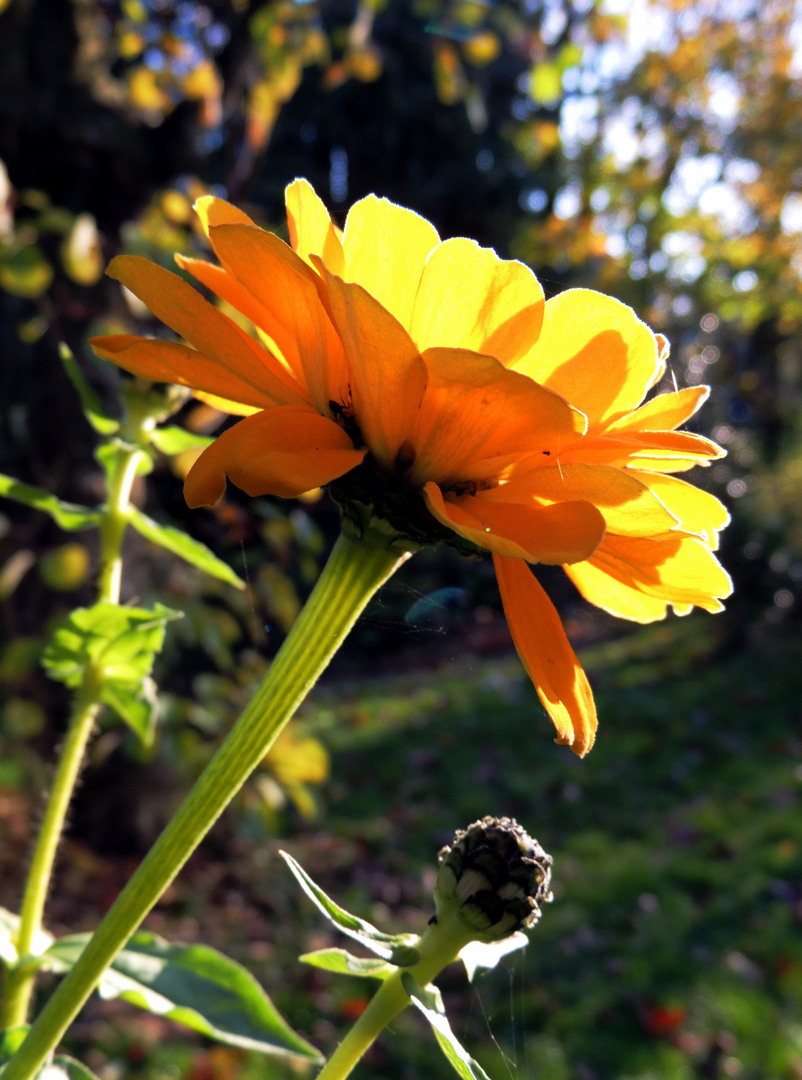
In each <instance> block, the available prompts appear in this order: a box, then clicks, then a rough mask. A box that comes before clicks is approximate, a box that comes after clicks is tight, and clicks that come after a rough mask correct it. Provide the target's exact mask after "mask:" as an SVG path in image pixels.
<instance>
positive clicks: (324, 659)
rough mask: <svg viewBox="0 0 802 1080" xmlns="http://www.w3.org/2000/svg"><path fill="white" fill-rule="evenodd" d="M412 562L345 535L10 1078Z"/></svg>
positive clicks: (369, 538)
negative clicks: (385, 586)
mask: <svg viewBox="0 0 802 1080" xmlns="http://www.w3.org/2000/svg"><path fill="white" fill-rule="evenodd" d="M408 557H409V556H408V553H407V552H404V553H399V551H397V550H391V548H390V541H389V540H388V539H387V538H386V537H384V536H381V535H379V534H376V533H371V534H368V535H366V536H365V538H364V539H363V540H362V541H355V540H352V539H350V538H349V537H348V536H346V535H345V534H343V535H341V536H340V538H339V540H338V541H337V543H336V545H335V546H334V550H333V551H332V553H331V556H330V558H329V561H328V563H327V564H326V567H325V568H324V570H323V573H322V574H321V576H320V578H319V580H318V583H317V585H316V586H315V589H314V591H313V593H312V595H311V596H310V598H309V600H308V602H307V604H306V605H305V607H304V609H303V611H302V612H301V614H300V616H299V618H298V621H297V622H296V624H295V626H294V627H293V629H292V632H291V633H290V635H289V637H288V638H287V640H286V641H285V642H284V645H283V646H282V648H281V649H280V651H279V653H278V655H277V656H276V658H275V660H274V661H273V664H272V665H271V667H270V669H269V671H268V673H267V675H266V676H265V678H264V680H263V682H262V684H261V686H260V687H259V689H258V690H257V692H256V694H255V695H254V697H253V698H252V700H251V702H250V704H249V705H248V706H247V708H246V709H245V711H244V712H243V714H242V716H241V717H240V718H239V720H238V721H237V723H236V724H235V725H234V727H233V729H232V730H231V732H230V734H229V736H228V738H227V739H226V741H225V742H224V743H223V745H222V746H221V747H220V749H219V750H218V751H217V753H216V754H215V756H214V758H213V759H212V761H211V762H210V763H209V765H208V766H207V768H206V770H205V771H204V772H203V774H202V775H201V777H200V778H199V779H198V781H197V783H196V784H195V786H194V788H193V789H192V791H191V792H190V793H189V795H188V796H187V798H186V799H185V800H184V802H183V803H182V805H181V806H180V807H179V809H178V811H177V813H176V814H175V816H174V817H173V818H172V820H171V821H170V823H169V824H168V826H167V828H166V829H165V830H164V832H163V833H162V835H161V836H160V837H159V839H158V840H157V841H156V843H155V844H154V846H153V847H152V848H151V850H150V852H149V853H148V855H147V856H146V858H145V860H144V861H143V862H142V864H141V865H140V867H139V869H138V870H137V872H136V873H135V874H134V876H133V877H132V878H131V880H130V881H129V883H128V885H127V886H126V888H125V889H124V890H123V892H122V893H121V894H120V896H119V897H118V899H117V901H116V903H115V904H114V906H113V907H112V908H111V910H110V911H109V913H108V915H107V916H106V918H105V919H104V920H103V922H102V923H101V924H100V926H99V927H98V929H97V930H96V931H95V933H94V935H93V936H92V939H91V940H90V942H89V944H88V945H87V947H86V949H85V950H84V952H83V953H82V955H81V958H80V960H79V961H78V963H77V964H76V965H75V967H74V968H73V969H72V971H71V972H70V973H69V975H68V976H67V977H66V978H65V979H64V981H63V982H62V983H61V985H60V986H59V988H58V990H57V991H56V993H55V994H54V995H53V997H52V998H51V999H50V1001H49V1002H48V1003H47V1006H46V1007H45V1009H44V1010H43V1012H42V1013H41V1015H40V1016H39V1018H38V1019H37V1021H36V1023H35V1024H34V1025H33V1027H32V1028H31V1030H30V1032H29V1034H28V1037H27V1038H26V1040H25V1042H24V1043H23V1044H22V1046H21V1047H20V1049H19V1051H18V1052H17V1054H16V1055H15V1056H14V1058H12V1060H11V1061H10V1062H9V1064H8V1065H7V1066H6V1068H5V1071H4V1073H3V1080H28V1078H30V1077H32V1076H33V1075H34V1074H35V1073H36V1071H37V1069H38V1068H39V1067H40V1065H41V1064H42V1062H43V1061H44V1060H45V1058H46V1056H47V1055H48V1054H49V1053H50V1051H51V1050H52V1049H53V1048H54V1047H55V1046H56V1044H57V1043H58V1041H59V1040H60V1038H61V1036H62V1034H63V1033H64V1031H65V1030H66V1028H67V1027H68V1025H69V1024H70V1022H71V1021H72V1019H73V1017H74V1016H75V1015H76V1013H77V1012H78V1011H79V1009H80V1008H81V1006H82V1005H83V1003H84V1002H85V1001H86V999H87V997H88V996H89V995H90V993H91V992H92V990H93V989H94V987H95V986H96V985H97V982H98V980H99V979H100V976H101V975H102V974H103V972H104V971H105V970H106V968H107V967H108V966H109V964H110V963H111V961H112V960H113V959H114V957H115V956H116V954H117V953H118V952H119V950H120V949H121V948H122V947H123V945H125V943H126V942H127V941H128V939H129V937H130V936H131V934H132V933H133V932H134V931H135V930H136V929H137V927H138V926H139V924H140V923H141V922H142V920H143V919H144V917H145V916H146V915H147V913H148V912H149V911H150V910H151V908H152V907H153V905H154V904H155V903H156V901H157V900H158V899H159V897H160V896H161V895H162V893H163V892H164V890H165V889H166V888H167V886H168V885H169V884H170V882H171V881H172V880H173V879H174V878H175V876H176V874H177V873H178V872H179V870H180V869H181V867H182V866H183V865H184V863H185V862H186V861H187V859H188V858H189V856H190V855H191V854H192V852H193V851H194V850H195V848H196V847H197V846H198V844H199V843H200V841H201V840H202V839H203V837H204V836H205V835H206V833H207V832H208V831H209V829H210V828H211V827H212V825H213V824H214V822H215V821H216V820H217V818H218V817H219V816H220V814H221V813H222V812H223V810H224V809H225V807H226V806H227V805H228V803H229V802H230V800H231V798H232V797H233V796H234V795H235V793H236V792H237V791H238V790H239V788H240V787H241V786H242V784H243V783H244V782H245V780H246V779H247V778H248V776H249V775H250V774H251V772H252V771H253V769H254V768H255V767H256V766H257V765H258V764H259V762H260V761H261V760H262V759H263V758H264V756H265V754H266V753H267V751H268V750H269V748H270V746H271V744H272V742H273V740H274V739H275V738H276V736H277V735H278V733H279V731H280V730H281V729H282V727H283V726H284V725H285V724H286V723H287V721H288V720H289V719H290V718H291V716H292V715H293V713H294V712H295V710H296V709H297V707H298V705H299V704H300V703H301V701H302V700H303V699H304V698H305V697H306V695H307V694H308V692H309V691H310V690H311V688H312V687H313V686H314V684H315V682H316V681H317V679H318V677H319V676H320V674H321V673H322V671H323V669H324V668H325V667H326V665H327V664H328V662H329V660H330V659H331V658H332V656H333V655H334V653H335V652H336V651H337V649H338V648H339V646H340V644H341V643H342V642H343V640H344V639H345V637H346V635H347V634H348V631H349V630H350V629H351V627H352V626H353V624H354V622H355V621H356V619H357V617H358V616H359V614H360V612H361V611H362V609H363V608H364V606H365V604H366V603H367V602H368V600H369V599H370V598H371V596H373V594H374V593H375V592H376V590H377V589H378V588H379V586H380V585H382V583H383V582H384V581H386V580H387V578H388V577H389V576H390V575H391V574H392V573H393V571H394V570H395V569H396V567H397V566H399V565H400V564H401V563H402V562H403V561H404V560H405V559H406V558H408Z"/></svg>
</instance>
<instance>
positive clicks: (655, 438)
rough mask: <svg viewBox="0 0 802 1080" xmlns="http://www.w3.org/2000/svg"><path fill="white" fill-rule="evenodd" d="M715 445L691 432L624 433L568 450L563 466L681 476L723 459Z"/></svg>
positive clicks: (594, 438)
mask: <svg viewBox="0 0 802 1080" xmlns="http://www.w3.org/2000/svg"><path fill="white" fill-rule="evenodd" d="M725 453H726V451H724V450H722V449H721V447H720V446H718V445H717V444H716V443H714V442H711V440H710V439H706V438H705V437H704V436H703V435H694V434H693V433H692V432H690V431H624V432H621V433H620V434H618V433H615V434H613V435H597V436H588V438H587V439H584V440H583V441H582V442H581V443H578V444H577V443H574V444H572V445H571V446H569V447H568V448H567V449H566V450H565V451H564V453H563V454H562V456H561V458H560V462H561V464H562V463H565V462H566V461H584V462H585V463H586V464H608V465H633V466H635V467H636V468H641V469H651V470H654V471H655V472H682V471H683V470H685V469H691V468H693V466H694V465H709V464H710V462H711V461H715V460H716V459H717V458H721V457H723V456H724V454H725Z"/></svg>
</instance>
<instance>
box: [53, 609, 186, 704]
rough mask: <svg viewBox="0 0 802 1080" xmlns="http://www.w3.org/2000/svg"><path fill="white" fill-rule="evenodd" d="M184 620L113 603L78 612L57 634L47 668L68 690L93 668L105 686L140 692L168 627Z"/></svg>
mask: <svg viewBox="0 0 802 1080" xmlns="http://www.w3.org/2000/svg"><path fill="white" fill-rule="evenodd" d="M181 616H182V612H180V611H173V610H172V609H171V608H168V607H164V605H162V604H156V605H155V606H154V607H153V610H152V611H150V610H148V609H146V608H128V607H119V606H118V605H117V604H110V603H108V602H103V603H100V604H95V605H94V607H91V608H77V609H76V610H75V611H73V612H72V614H70V615H69V616H68V617H67V619H66V620H65V621H64V622H63V623H62V624H61V626H60V627H59V629H58V630H57V631H56V633H55V634H54V635H53V640H52V641H51V642H50V644H49V645H48V647H47V648H46V649H45V651H44V654H43V656H42V663H43V664H44V667H45V669H46V670H47V673H48V675H50V677H51V678H52V679H56V680H57V681H58V682H63V683H65V684H66V685H67V686H73V687H75V686H78V685H80V683H81V680H82V679H83V676H84V672H85V671H86V669H87V668H88V667H89V665H90V664H91V665H92V666H93V667H94V668H95V670H96V672H97V674H98V676H99V677H100V679H101V681H102V682H103V683H104V684H105V685H112V686H115V687H118V688H120V687H122V688H125V689H133V688H137V689H138V688H139V687H140V684H141V683H142V680H143V679H145V678H146V677H147V676H148V675H150V672H151V668H152V667H153V661H154V658H155V655H156V653H157V652H159V650H160V649H161V647H162V644H163V642H164V627H165V624H166V623H168V622H170V621H171V620H172V619H180V618H181Z"/></svg>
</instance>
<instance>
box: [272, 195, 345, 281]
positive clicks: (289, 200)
mask: <svg viewBox="0 0 802 1080" xmlns="http://www.w3.org/2000/svg"><path fill="white" fill-rule="evenodd" d="M284 201H285V202H286V204H287V225H288V227H289V230H290V243H291V244H292V246H293V250H294V251H296V252H297V254H298V255H300V256H301V258H302V259H303V260H304V261H305V262H307V263H309V264H310V266H311V265H312V264H311V262H310V258H311V256H312V255H318V256H319V257H320V258H321V259H322V260H323V262H324V263H325V264H326V266H328V268H329V270H331V272H332V274H338V275H339V276H342V272H343V263H344V259H343V249H342V244H341V242H340V238H339V230H338V229H337V228H336V226H334V225H333V224H332V221H331V218H330V217H329V213H328V210H326V207H325V206H324V205H323V203H322V202H321V201H320V199H319V198H318V196H317V195H316V194H315V191H314V189H313V187H312V185H311V184H310V183H309V181H308V180H294V181H293V182H292V183H291V184H290V185H289V187H288V188H287V190H286V191H285V192H284Z"/></svg>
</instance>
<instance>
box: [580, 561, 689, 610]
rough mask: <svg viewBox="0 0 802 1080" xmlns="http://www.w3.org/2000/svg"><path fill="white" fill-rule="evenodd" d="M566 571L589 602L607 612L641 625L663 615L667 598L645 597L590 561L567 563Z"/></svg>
mask: <svg viewBox="0 0 802 1080" xmlns="http://www.w3.org/2000/svg"><path fill="white" fill-rule="evenodd" d="M565 572H566V574H568V576H569V577H570V579H571V581H573V583H574V585H576V587H577V589H578V590H579V592H580V593H581V594H582V596H584V598H585V599H586V600H587V601H588V602H589V603H591V604H595V605H596V607H598V608H601V609H602V611H607V612H609V613H610V615H615V616H617V617H618V618H620V619H629V620H630V621H631V622H636V623H644V624H645V623H651V622H657V621H658V620H660V619H664V618H665V617H666V609H667V608H668V602H667V601H666V600H659V599H658V598H657V597H654V596H647V595H646V594H645V593H642V592H641V591H640V589H638V588H635V587H634V586H632V585H626V584H624V583H623V582H622V581H617V580H616V579H615V578H613V577H610V575H609V574H607V573H605V571H604V570H601V569H600V568H599V567H598V566H595V565H594V563H593V561H592V560H591V561H589V562H580V563H573V565H571V566H566V567H565Z"/></svg>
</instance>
